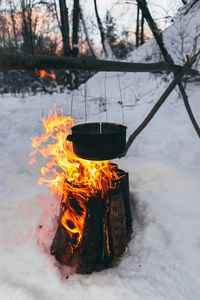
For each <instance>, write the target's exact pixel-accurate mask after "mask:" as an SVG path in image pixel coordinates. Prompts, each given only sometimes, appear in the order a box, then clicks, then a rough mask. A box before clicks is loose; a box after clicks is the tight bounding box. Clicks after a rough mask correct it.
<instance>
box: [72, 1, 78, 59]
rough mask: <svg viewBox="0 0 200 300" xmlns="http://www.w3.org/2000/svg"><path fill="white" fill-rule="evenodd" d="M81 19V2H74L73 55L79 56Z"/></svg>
mask: <svg viewBox="0 0 200 300" xmlns="http://www.w3.org/2000/svg"><path fill="white" fill-rule="evenodd" d="M79 19H80V5H79V0H74V7H73V28H72V55H73V56H75V57H76V56H78V54H79V47H78V40H79V36H78V31H79Z"/></svg>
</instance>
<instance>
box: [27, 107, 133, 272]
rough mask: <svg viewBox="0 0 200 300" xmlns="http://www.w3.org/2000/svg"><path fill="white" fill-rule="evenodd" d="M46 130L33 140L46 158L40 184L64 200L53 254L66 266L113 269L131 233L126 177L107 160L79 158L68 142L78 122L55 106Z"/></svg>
mask: <svg viewBox="0 0 200 300" xmlns="http://www.w3.org/2000/svg"><path fill="white" fill-rule="evenodd" d="M42 123H43V126H44V128H45V132H44V133H43V134H42V135H41V136H39V137H35V138H32V146H33V147H34V148H35V151H33V152H32V153H30V157H31V160H30V163H31V164H32V163H34V162H35V160H36V158H35V155H36V153H37V152H40V153H41V154H42V155H43V156H44V157H45V158H46V159H47V162H46V165H45V166H43V167H42V168H41V170H40V171H41V174H42V177H41V178H40V179H39V182H38V184H39V185H41V184H46V185H47V186H49V187H50V188H51V193H52V194H56V195H58V196H59V198H60V199H61V203H60V215H59V217H58V228H57V231H56V234H55V237H54V239H53V242H52V245H51V254H52V255H54V256H55V257H56V259H57V260H58V261H60V262H61V263H62V264H67V265H72V264H76V265H77V272H80V273H90V272H92V271H93V270H101V269H103V268H105V267H109V266H111V265H112V264H113V262H115V261H116V260H117V258H118V257H120V256H121V255H122V254H123V252H124V250H125V248H126V245H127V243H128V240H129V238H130V235H131V215H130V206H129V185H128V174H127V173H125V172H124V171H122V170H120V169H118V167H117V165H115V164H113V163H111V162H109V161H90V160H85V159H82V158H79V157H77V156H76V155H75V154H74V152H73V147H72V143H71V142H69V141H68V140H67V136H68V135H69V134H70V133H71V131H70V129H71V127H72V126H74V125H75V121H74V119H72V118H71V117H70V116H64V115H63V111H62V110H61V114H60V115H58V114H57V108H56V104H54V108H53V111H50V114H49V116H48V117H47V118H45V117H44V118H42Z"/></svg>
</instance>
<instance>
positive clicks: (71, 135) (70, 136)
mask: <svg viewBox="0 0 200 300" xmlns="http://www.w3.org/2000/svg"><path fill="white" fill-rule="evenodd" d="M74 138H75V137H74V135H73V134H69V135H68V136H67V140H68V141H70V142H73V141H74Z"/></svg>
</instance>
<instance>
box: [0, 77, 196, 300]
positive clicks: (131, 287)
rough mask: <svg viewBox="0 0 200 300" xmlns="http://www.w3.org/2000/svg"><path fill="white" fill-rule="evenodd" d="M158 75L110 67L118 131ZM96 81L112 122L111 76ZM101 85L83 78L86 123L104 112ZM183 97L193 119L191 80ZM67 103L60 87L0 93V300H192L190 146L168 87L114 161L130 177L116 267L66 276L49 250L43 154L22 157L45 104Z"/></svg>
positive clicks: (50, 207)
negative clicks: (127, 231)
mask: <svg viewBox="0 0 200 300" xmlns="http://www.w3.org/2000/svg"><path fill="white" fill-rule="evenodd" d="M166 79H167V78H166V77H165V75H163V76H162V77H159V76H155V75H149V74H134V75H133V74H126V75H124V74H123V75H122V74H120V84H121V88H122V97H123V104H124V115H125V124H127V125H128V135H129V134H130V133H131V132H132V131H133V130H134V128H136V126H138V124H139V123H140V122H141V121H142V119H143V118H144V116H145V115H146V113H147V112H148V111H149V110H150V108H151V107H152V105H153V103H154V102H155V101H156V100H157V99H158V97H159V96H160V94H161V93H162V91H163V90H164V89H165V88H166V86H167V85H168V84H169V82H166ZM167 80H168V79H167ZM106 82H107V84H106V86H107V91H106V94H107V107H108V115H107V118H108V121H117V122H122V111H121V105H120V104H119V103H117V102H118V101H120V94H119V86H118V80H117V75H116V74H114V73H111V74H107V78H106ZM104 84H105V74H104V73H101V74H97V75H96V76H95V77H93V78H92V79H91V80H90V81H89V82H88V83H87V86H86V89H87V99H86V104H87V121H94V120H95V121H99V120H101V121H104V120H105V119H106V113H105V112H104V111H103V109H102V106H101V107H100V106H99V104H100V103H102V98H103V97H104V96H105V89H104ZM84 92H85V87H84V86H83V87H82V88H80V90H79V91H75V93H74V99H73V117H75V118H82V119H83V121H84V118H85V99H84ZM188 95H189V99H190V103H191V106H192V109H193V111H194V112H195V116H196V118H197V120H199V115H200V104H199V87H198V86H195V85H194V84H190V85H189V86H188ZM71 100H72V97H71V95H70V94H63V95H53V96H49V95H43V96H42V95H41V96H39V95H38V96H35V97H26V98H24V99H21V98H13V97H11V96H6V97H3V98H1V99H0V124H1V133H0V145H1V151H0V170H1V172H0V189H1V201H0V207H1V209H0V220H1V225H0V237H1V248H0V264H1V270H0V296H1V297H0V299H6V300H7V299H15V300H18V299H20V300H21V299H41V300H44V299H48V300H49V299H58V298H59V299H66V298H68V299H77V298H78V297H79V298H80V297H81V299H88V297H91V298H92V299H176V300H177V299H187V300H188V299H191V300H193V299H199V297H200V288H199V287H200V218H199V216H200V201H199V195H200V184H199V178H200V168H199V166H200V151H199V149H200V144H199V139H198V137H197V135H196V133H195V131H194V129H193V127H192V125H191V123H190V121H189V119H188V116H187V113H186V111H185V108H184V105H183V102H182V100H181V99H180V98H178V93H177V92H176V91H175V92H173V94H172V95H171V96H170V97H169V98H168V100H167V102H166V103H165V104H164V105H163V107H162V108H161V109H160V111H159V112H158V113H157V115H156V116H155V118H154V119H153V120H152V122H151V123H150V124H149V126H148V127H147V128H146V129H145V130H144V131H143V133H142V134H141V135H140V136H139V137H138V138H137V139H136V140H135V142H134V144H133V145H132V147H131V149H130V150H129V152H128V154H127V156H126V157H125V158H123V159H119V160H116V162H117V163H118V164H119V166H120V167H121V168H123V169H125V170H127V171H128V172H129V174H130V186H131V191H132V193H133V195H134V198H135V201H136V217H135V220H134V224H133V230H134V233H135V236H134V238H132V240H131V242H130V244H129V247H128V249H127V251H126V253H125V254H124V256H123V257H122V258H121V260H120V262H119V264H118V265H117V266H116V267H115V268H112V269H108V270H105V271H102V272H100V273H93V274H91V275H76V274H74V273H73V270H71V269H70V268H60V267H59V265H58V263H57V262H55V260H54V258H53V257H51V256H50V254H49V245H50V243H51V239H52V237H53V235H54V230H55V226H54V218H55V215H56V212H57V210H58V207H59V199H52V198H50V197H49V190H48V188H46V187H44V186H42V187H41V186H37V180H38V178H39V177H40V173H39V169H40V166H42V163H43V158H42V157H39V156H38V159H37V162H36V164H35V165H32V166H31V165H29V164H28V161H29V158H28V154H29V152H31V151H32V147H31V141H30V137H31V136H36V135H38V134H40V133H41V132H42V130H43V128H42V126H41V121H40V118H41V117H42V116H44V115H46V116H47V115H48V113H49V109H50V108H52V106H53V102H54V101H56V103H57V106H58V107H63V109H64V113H65V114H69V113H70V112H71ZM39 225H42V226H43V227H42V228H39V227H38V226H39ZM66 275H68V276H69V278H68V279H67V280H66V279H65V277H66Z"/></svg>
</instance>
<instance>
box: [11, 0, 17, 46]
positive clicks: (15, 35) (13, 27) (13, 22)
mask: <svg viewBox="0 0 200 300" xmlns="http://www.w3.org/2000/svg"><path fill="white" fill-rule="evenodd" d="M9 6H10V16H11V20H12V29H13V35H14V41H15V48H16V49H18V41H17V33H16V23H15V17H14V11H15V9H13V4H12V1H11V0H9Z"/></svg>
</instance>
